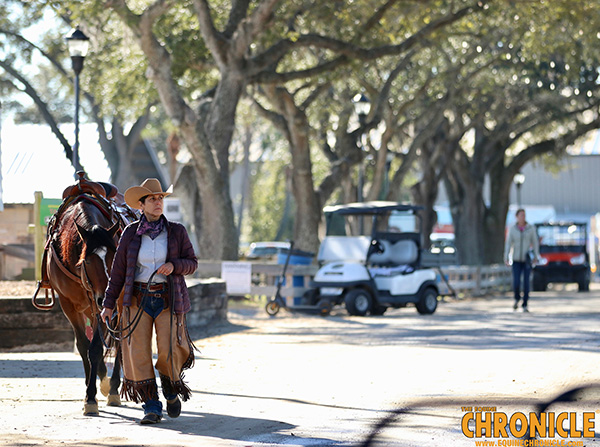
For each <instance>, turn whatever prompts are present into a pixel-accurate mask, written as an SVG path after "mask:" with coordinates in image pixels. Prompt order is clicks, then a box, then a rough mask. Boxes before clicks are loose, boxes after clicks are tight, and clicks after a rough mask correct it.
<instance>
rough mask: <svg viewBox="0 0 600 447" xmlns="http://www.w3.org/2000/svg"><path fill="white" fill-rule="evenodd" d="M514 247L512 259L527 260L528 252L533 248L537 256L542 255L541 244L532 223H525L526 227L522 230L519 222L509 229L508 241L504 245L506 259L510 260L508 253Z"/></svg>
mask: <svg viewBox="0 0 600 447" xmlns="http://www.w3.org/2000/svg"><path fill="white" fill-rule="evenodd" d="M511 248H512V260H513V261H518V262H525V260H526V257H527V252H528V251H529V249H530V248H533V252H534V254H535V258H536V259H539V257H540V244H539V241H538V237H537V232H536V231H535V227H534V226H533V225H530V224H526V225H525V229H524V230H523V231H521V230H520V229H519V227H518V225H517V224H514V225H513V226H512V227H510V228H509V230H508V235H507V236H506V243H505V245H504V261H505V262H507V261H508V255H509V253H510V249H511Z"/></svg>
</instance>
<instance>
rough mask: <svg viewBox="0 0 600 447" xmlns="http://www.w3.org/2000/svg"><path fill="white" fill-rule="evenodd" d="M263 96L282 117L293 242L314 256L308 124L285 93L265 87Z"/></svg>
mask: <svg viewBox="0 0 600 447" xmlns="http://www.w3.org/2000/svg"><path fill="white" fill-rule="evenodd" d="M265 93H266V94H267V96H268V97H269V100H270V101H271V103H272V104H273V105H274V107H275V108H276V109H277V111H278V113H280V114H281V116H282V117H283V120H280V121H279V125H281V126H285V129H284V131H285V134H286V137H287V139H288V142H289V145H290V152H291V155H292V166H291V167H292V194H293V196H294V199H295V204H296V214H295V218H294V242H295V245H296V247H297V248H298V249H301V250H305V251H309V252H314V253H316V252H317V251H318V249H319V236H318V230H319V222H320V221H321V203H320V201H319V195H318V194H317V192H316V191H315V187H314V183H313V176H312V161H311V155H310V140H309V133H310V125H309V123H308V119H307V118H306V114H305V112H304V111H303V110H302V109H301V108H299V107H298V106H297V105H296V104H295V103H294V97H293V95H292V94H291V93H289V92H288V91H287V90H285V89H284V88H266V89H265Z"/></svg>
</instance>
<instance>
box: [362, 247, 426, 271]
mask: <svg viewBox="0 0 600 447" xmlns="http://www.w3.org/2000/svg"><path fill="white" fill-rule="evenodd" d="M379 244H380V245H381V252H380V253H372V254H371V255H370V256H369V263H370V264H372V267H370V268H369V271H370V272H371V276H391V275H398V274H402V273H410V272H412V271H414V269H415V264H416V262H417V261H418V259H419V248H418V246H417V243H416V242H415V241H414V240H412V239H400V240H398V241H396V242H394V243H392V242H390V241H387V240H380V241H379Z"/></svg>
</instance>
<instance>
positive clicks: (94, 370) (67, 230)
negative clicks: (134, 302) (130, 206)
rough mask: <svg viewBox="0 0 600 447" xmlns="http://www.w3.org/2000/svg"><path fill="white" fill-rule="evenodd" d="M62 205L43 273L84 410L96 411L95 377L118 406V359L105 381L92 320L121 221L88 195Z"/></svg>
mask: <svg viewBox="0 0 600 447" xmlns="http://www.w3.org/2000/svg"><path fill="white" fill-rule="evenodd" d="M63 205H65V206H61V209H59V212H58V213H57V215H56V217H55V219H56V220H55V222H54V223H53V224H51V231H50V234H49V236H48V237H49V241H48V249H47V251H46V255H45V256H46V259H45V262H44V266H45V268H46V271H45V272H44V273H46V275H45V276H46V277H47V278H48V280H49V282H50V286H51V288H52V289H53V290H54V291H56V293H57V295H58V297H59V302H60V305H61V308H62V310H63V312H64V314H65V316H66V317H67V319H68V320H69V322H70V323H71V326H73V331H74V332H75V340H76V345H77V350H78V352H79V355H81V359H82V361H83V367H84V370H85V379H86V385H87V390H86V397H85V403H84V414H85V415H96V414H98V401H97V400H96V392H97V389H96V377H99V378H100V380H101V386H100V389H101V391H102V393H103V394H104V395H105V396H108V402H107V403H108V405H111V406H118V405H120V398H119V392H118V388H119V385H120V382H121V377H120V362H119V358H116V359H115V366H114V370H113V374H112V377H111V378H110V380H109V379H108V377H107V368H106V364H105V362H104V356H103V352H104V350H103V340H102V332H101V330H100V327H99V323H98V322H99V313H100V306H101V303H102V300H103V298H104V291H105V290H106V286H107V284H108V276H109V274H110V268H111V266H112V262H113V258H114V255H115V251H116V245H117V239H116V236H117V231H118V230H119V228H120V227H121V226H123V224H122V223H121V219H120V217H119V216H118V215H115V213H114V212H113V211H112V209H111V208H110V206H109V205H108V202H107V201H106V199H103V198H101V197H98V196H96V195H93V194H83V193H82V194H80V195H78V196H77V197H69V198H67V199H66V201H65V202H63ZM43 276H44V275H43ZM34 298H35V297H34ZM104 333H106V332H104ZM118 351H119V350H117V357H118Z"/></svg>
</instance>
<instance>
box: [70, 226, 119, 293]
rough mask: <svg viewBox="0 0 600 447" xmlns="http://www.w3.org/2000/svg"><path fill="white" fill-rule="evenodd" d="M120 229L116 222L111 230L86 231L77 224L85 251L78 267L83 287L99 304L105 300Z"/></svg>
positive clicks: (98, 228) (101, 228) (92, 229)
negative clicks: (116, 238) (117, 234)
mask: <svg viewBox="0 0 600 447" xmlns="http://www.w3.org/2000/svg"><path fill="white" fill-rule="evenodd" d="M118 229H119V222H116V223H115V224H114V225H113V226H112V227H110V228H109V229H105V228H103V227H101V226H100V225H94V226H92V228H91V229H86V228H84V227H82V226H81V225H79V224H77V232H78V233H79V235H80V236H81V239H82V240H83V250H82V252H81V257H80V258H79V262H78V263H77V265H78V266H79V268H80V270H79V274H80V277H81V282H82V284H83V287H84V288H85V289H86V290H87V291H88V292H90V293H92V294H93V295H94V299H95V300H96V302H97V303H98V304H100V303H101V302H102V299H103V298H104V291H105V290H106V287H107V286H108V278H109V276H110V269H111V268H112V263H113V260H114V257H115V252H116V250H117V244H116V242H115V235H116V233H117V231H118Z"/></svg>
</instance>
